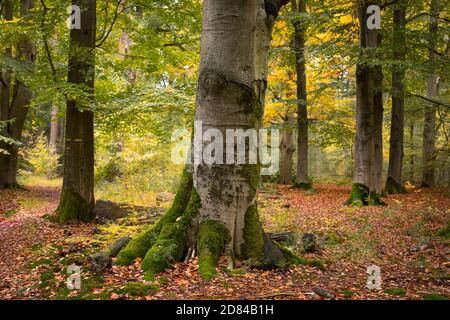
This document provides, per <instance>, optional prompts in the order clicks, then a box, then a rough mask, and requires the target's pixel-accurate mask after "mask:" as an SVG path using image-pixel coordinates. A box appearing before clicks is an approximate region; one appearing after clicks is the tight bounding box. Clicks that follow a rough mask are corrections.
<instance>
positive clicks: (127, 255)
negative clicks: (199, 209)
mask: <svg viewBox="0 0 450 320" xmlns="http://www.w3.org/2000/svg"><path fill="white" fill-rule="evenodd" d="M191 192H192V175H191V174H190V173H189V170H188V168H187V167H186V168H185V169H184V171H183V174H182V177H181V181H180V185H179V187H178V190H177V194H176V196H175V199H174V201H173V203H172V206H171V207H170V209H169V210H168V211H167V212H166V214H164V216H162V217H161V219H159V221H158V222H157V223H156V224H155V225H154V226H152V227H151V228H149V229H147V230H145V231H144V232H142V233H141V234H139V235H138V236H137V237H135V238H134V239H133V240H131V241H130V243H129V244H128V245H127V246H126V247H125V248H124V249H123V250H122V251H120V253H119V255H118V256H117V260H116V264H119V265H128V264H131V263H132V262H133V261H134V260H135V259H136V258H144V256H145V255H146V253H147V251H148V250H149V249H150V248H151V247H152V246H153V245H154V244H155V242H156V240H157V239H158V236H159V235H160V233H161V231H162V230H163V227H165V226H168V225H171V224H173V223H174V222H175V221H176V220H177V219H178V218H179V217H180V216H181V215H182V214H183V213H184V211H185V210H186V208H187V206H188V203H189V200H190V198H191ZM167 232H168V230H166V231H165V233H167Z"/></svg>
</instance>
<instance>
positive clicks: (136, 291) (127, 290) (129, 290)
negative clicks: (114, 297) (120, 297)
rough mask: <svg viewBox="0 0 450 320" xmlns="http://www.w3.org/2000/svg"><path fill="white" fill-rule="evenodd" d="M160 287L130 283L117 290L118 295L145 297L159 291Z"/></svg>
mask: <svg viewBox="0 0 450 320" xmlns="http://www.w3.org/2000/svg"><path fill="white" fill-rule="evenodd" d="M158 290H159V287H158V286H157V285H152V284H144V283H141V282H129V283H127V284H126V285H125V286H123V287H122V288H120V289H118V290H117V293H121V294H128V295H130V296H132V297H143V296H146V295H148V294H149V293H150V292H152V291H158Z"/></svg>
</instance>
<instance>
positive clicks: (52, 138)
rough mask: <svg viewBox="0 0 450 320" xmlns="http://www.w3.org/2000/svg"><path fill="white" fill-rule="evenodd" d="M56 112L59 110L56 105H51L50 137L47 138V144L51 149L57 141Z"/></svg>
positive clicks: (53, 148)
mask: <svg viewBox="0 0 450 320" xmlns="http://www.w3.org/2000/svg"><path fill="white" fill-rule="evenodd" d="M58 112H59V108H58V106H57V105H53V106H52V111H51V114H50V137H49V139H48V146H49V148H50V149H52V150H55V149H56V143H57V141H58V129H59V119H58Z"/></svg>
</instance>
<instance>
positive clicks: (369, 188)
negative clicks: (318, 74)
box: [347, 1, 383, 205]
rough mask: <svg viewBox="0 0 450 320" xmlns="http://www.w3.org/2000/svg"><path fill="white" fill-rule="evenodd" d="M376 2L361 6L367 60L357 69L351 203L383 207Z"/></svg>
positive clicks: (361, 41)
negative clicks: (372, 13)
mask: <svg viewBox="0 0 450 320" xmlns="http://www.w3.org/2000/svg"><path fill="white" fill-rule="evenodd" d="M371 4H376V3H375V2H373V1H361V2H360V4H359V6H358V16H359V24H360V48H361V57H360V59H361V60H363V61H360V62H358V64H357V66H356V91H357V92H356V139H355V163H354V166H355V168H354V178H353V179H354V183H353V188H352V192H351V194H350V198H349V199H348V201H347V203H348V204H354V205H367V204H380V203H381V201H380V199H379V193H380V191H381V190H380V189H381V171H382V164H383V162H382V159H383V158H382V141H381V140H382V139H381V136H382V117H383V100H382V88H381V81H382V78H383V75H382V71H381V66H379V65H376V64H374V62H373V61H374V60H375V58H376V51H375V50H376V49H377V47H378V46H379V45H380V41H381V39H380V34H379V32H378V30H376V29H374V30H369V29H368V28H367V24H366V21H367V18H368V14H367V7H368V6H369V5H371Z"/></svg>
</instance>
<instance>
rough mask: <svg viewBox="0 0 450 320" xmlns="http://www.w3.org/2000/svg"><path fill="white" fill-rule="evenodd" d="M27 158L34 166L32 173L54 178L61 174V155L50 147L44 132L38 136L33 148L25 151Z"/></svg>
mask: <svg viewBox="0 0 450 320" xmlns="http://www.w3.org/2000/svg"><path fill="white" fill-rule="evenodd" d="M25 160H27V161H28V162H29V163H30V164H31V166H32V169H31V170H32V173H33V174H35V175H37V176H42V177H46V178H48V179H53V178H56V177H58V175H59V168H60V166H61V165H60V164H59V155H58V154H57V152H56V150H55V149H53V148H50V147H49V146H48V144H47V139H46V138H45V136H44V135H43V134H41V135H40V136H38V137H37V138H36V141H35V144H34V146H33V148H32V149H30V150H26V151H25Z"/></svg>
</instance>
